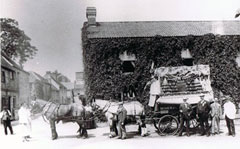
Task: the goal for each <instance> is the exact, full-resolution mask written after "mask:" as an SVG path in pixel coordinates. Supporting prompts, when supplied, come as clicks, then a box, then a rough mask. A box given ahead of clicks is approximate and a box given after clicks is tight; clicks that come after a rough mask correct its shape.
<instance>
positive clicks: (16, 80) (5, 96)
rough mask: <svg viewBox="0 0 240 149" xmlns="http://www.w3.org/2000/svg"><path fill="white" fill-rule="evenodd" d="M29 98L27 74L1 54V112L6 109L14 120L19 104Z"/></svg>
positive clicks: (27, 100)
mask: <svg viewBox="0 0 240 149" xmlns="http://www.w3.org/2000/svg"><path fill="white" fill-rule="evenodd" d="M29 97H30V91H29V73H28V72H26V71H24V70H23V69H22V68H21V67H20V66H19V65H18V64H16V63H15V62H14V61H13V60H11V59H9V58H8V57H7V56H6V55H5V54H4V53H3V52H1V102H0V108H1V110H3V107H4V106H6V107H8V109H9V110H10V111H11V112H12V115H13V118H14V119H15V118H16V117H15V116H17V115H16V113H17V110H18V109H19V107H20V104H21V103H23V102H30V100H29V99H30V98H29Z"/></svg>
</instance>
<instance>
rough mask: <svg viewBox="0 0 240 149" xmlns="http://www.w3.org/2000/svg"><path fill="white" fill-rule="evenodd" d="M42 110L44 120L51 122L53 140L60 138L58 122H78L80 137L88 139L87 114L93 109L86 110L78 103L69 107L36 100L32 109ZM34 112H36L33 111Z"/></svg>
mask: <svg viewBox="0 0 240 149" xmlns="http://www.w3.org/2000/svg"><path fill="white" fill-rule="evenodd" d="M34 108H35V109H39V108H40V109H41V112H42V116H43V118H44V120H45V121H46V119H47V120H48V121H49V122H50V127H51V134H52V140H55V139H57V138H58V134H57V131H56V122H57V123H58V122H59V121H61V120H62V121H63V122H76V123H77V124H78V125H79V129H78V131H77V132H78V133H79V135H78V137H84V138H87V137H88V134H87V129H86V128H85V127H86V126H85V120H86V117H87V116H86V115H87V113H92V110H91V108H89V107H88V108H86V107H84V106H83V105H81V104H78V103H71V104H68V105H63V104H57V103H53V102H49V101H44V100H40V99H36V100H35V101H33V103H32V109H34ZM33 111H34V110H33Z"/></svg>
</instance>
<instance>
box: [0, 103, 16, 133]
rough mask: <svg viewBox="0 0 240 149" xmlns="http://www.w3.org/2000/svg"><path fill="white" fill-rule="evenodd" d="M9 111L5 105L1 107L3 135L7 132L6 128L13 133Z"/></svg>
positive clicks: (0, 116) (0, 115)
mask: <svg viewBox="0 0 240 149" xmlns="http://www.w3.org/2000/svg"><path fill="white" fill-rule="evenodd" d="M11 116H12V115H11V112H10V111H9V110H8V108H7V107H6V106H4V107H3V111H2V112H1V113H0V118H1V120H2V121H3V126H4V132H5V135H7V134H8V132H7V128H9V130H10V132H11V134H13V129H12V124H11Z"/></svg>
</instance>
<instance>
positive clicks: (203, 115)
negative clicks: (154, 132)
mask: <svg viewBox="0 0 240 149" xmlns="http://www.w3.org/2000/svg"><path fill="white" fill-rule="evenodd" d="M200 98H201V100H200V101H199V102H198V104H197V118H199V121H200V126H201V136H203V135H205V134H207V136H209V135H210V132H209V124H208V118H209V112H210V110H211V107H210V104H209V102H208V101H206V100H205V99H204V95H201V96H200Z"/></svg>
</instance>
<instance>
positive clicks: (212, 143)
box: [0, 117, 240, 149]
mask: <svg viewBox="0 0 240 149" xmlns="http://www.w3.org/2000/svg"><path fill="white" fill-rule="evenodd" d="M235 126H236V133H237V134H236V136H235V137H232V136H227V127H226V125H225V120H221V134H220V135H215V136H210V137H207V136H199V135H198V134H194V135H191V136H190V137H187V136H185V135H183V136H182V137H178V136H159V135H158V134H157V133H156V132H155V128H154V126H153V125H148V132H149V134H150V135H149V136H147V137H141V136H139V135H137V128H138V127H137V125H127V127H126V129H127V134H128V138H127V139H126V140H118V139H116V138H113V139H110V138H108V133H109V128H108V127H107V124H106V123H100V124H98V128H97V129H92V130H88V134H89V138H88V139H81V138H77V137H76V136H77V130H78V126H77V124H75V123H64V124H63V123H62V122H60V123H59V124H57V132H58V135H59V138H58V139H57V140H54V141H53V140H51V133H50V126H49V125H48V124H47V123H46V122H44V121H43V120H42V118H41V117H38V118H36V119H35V120H33V121H32V138H31V139H30V141H29V142H22V138H21V133H22V130H21V127H20V126H19V125H18V124H17V123H16V122H14V123H13V130H14V133H15V134H14V135H8V136H5V135H4V134H3V132H4V131H3V125H1V126H0V129H1V133H0V140H1V148H2V147H3V146H4V147H7V148H8V149H13V148H14V149H15V148H24V149H27V148H29V149H30V148H31V149H32V148H34V149H43V148H47V149H52V148H54V149H55V148H56V149H80V148H84V149H85V148H91V149H95V148H96V149H101V148H104V149H108V148H109V149H110V148H111V149H113V148H114V149H118V148H124V149H130V148H138V149H146V148H149V147H150V148H162V147H164V148H184V149H188V148H189V149H190V148H191V149H193V148H194V149H202V148H212V149H214V148H224V149H226V148H227V149H230V148H236V147H237V146H239V145H240V120H239V119H238V120H235Z"/></svg>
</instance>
